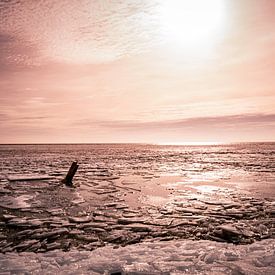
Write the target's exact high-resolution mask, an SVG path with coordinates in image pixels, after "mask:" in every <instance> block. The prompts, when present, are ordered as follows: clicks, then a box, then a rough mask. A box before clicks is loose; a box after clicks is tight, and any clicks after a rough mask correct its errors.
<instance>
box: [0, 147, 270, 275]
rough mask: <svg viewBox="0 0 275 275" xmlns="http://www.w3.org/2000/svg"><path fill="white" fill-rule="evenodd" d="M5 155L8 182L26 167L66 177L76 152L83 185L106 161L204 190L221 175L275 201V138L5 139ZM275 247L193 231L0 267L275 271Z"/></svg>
mask: <svg viewBox="0 0 275 275" xmlns="http://www.w3.org/2000/svg"><path fill="white" fill-rule="evenodd" d="M0 157H1V158H0V167H1V173H0V183H1V186H4V185H6V184H7V178H8V177H12V176H13V177H16V176H20V175H22V174H28V175H30V176H31V175H42V176H43V175H47V176H50V177H61V176H63V175H64V173H66V171H67V169H68V167H69V166H70V164H71V162H72V161H73V160H76V161H78V163H79V164H80V167H79V170H78V172H77V174H76V177H75V181H77V182H79V183H80V185H81V183H83V182H86V181H89V180H90V177H91V175H92V176H94V174H93V173H94V172H93V171H94V170H95V169H101V171H104V170H103V169H105V170H106V171H108V173H109V174H111V175H114V176H115V177H119V178H127V177H130V178H131V177H132V178H134V180H135V181H136V180H137V179H138V178H139V177H141V178H143V179H152V178H154V177H157V178H167V177H170V178H171V177H172V178H173V177H174V178H178V177H179V178H181V180H180V181H178V182H176V184H177V186H179V185H181V184H182V185H184V186H189V185H190V186H191V185H192V186H193V187H192V188H194V186H195V188H198V190H199V191H200V196H208V195H209V193H210V192H214V193H215V192H216V189H215V188H216V185H215V183H217V184H221V185H222V184H224V183H225V184H227V186H229V185H230V186H231V185H232V186H234V189H235V190H237V191H236V192H239V193H240V194H242V193H244V194H246V195H247V194H248V195H249V196H252V197H253V198H261V199H262V200H265V199H267V200H269V203H273V204H274V198H275V143H238V144H237V143H235V144H219V145H204V146H168V145H148V144H56V145H54V144H40V145H0ZM202 183H203V184H202ZM210 183H211V184H212V183H213V186H214V187H213V186H212V185H211V184H210ZM147 184H150V181H149V182H148V183H147ZM170 184H171V186H172V185H173V184H174V183H173V184H172V183H170ZM133 186H135V185H133ZM199 188H200V189H199ZM211 188H212V189H211ZM204 192H205V193H204ZM151 195H152V194H151ZM151 197H152V196H151ZM208 199H209V198H208ZM128 200H131V197H129V198H128ZM152 201H153V200H152ZM273 226H275V225H274V224H273ZM274 247H275V241H274V238H270V239H266V240H263V241H259V242H254V243H253V244H247V245H233V244H227V243H218V242H214V241H209V240H208V241H203V240H201V241H197V240H188V239H187V240H186V239H185V240H176V241H168V242H161V241H156V242H154V243H147V242H146V241H145V242H143V243H139V244H133V245H128V246H126V247H120V248H118V249H113V248H111V247H109V246H106V247H103V248H98V249H96V250H94V251H91V252H88V251H77V250H74V251H70V252H63V251H59V250H54V251H50V252H45V253H32V252H22V253H15V252H11V253H6V254H1V255H0V271H1V272H2V273H3V272H4V273H3V274H6V273H5V272H7V274H104V273H105V274H111V273H115V272H121V273H124V274H184V273H187V274H275V265H274V263H275V249H274Z"/></svg>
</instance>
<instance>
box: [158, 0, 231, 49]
mask: <svg viewBox="0 0 275 275" xmlns="http://www.w3.org/2000/svg"><path fill="white" fill-rule="evenodd" d="M225 19H226V7H225V0H167V1H166V0H165V1H161V2H160V5H159V20H160V32H161V37H162V40H163V42H165V43H168V44H170V45H173V46H174V47H180V48H181V49H193V50H195V49H203V47H208V46H209V45H213V44H214V43H216V42H217V41H218V39H219V38H220V37H221V36H222V33H223V32H224V28H225Z"/></svg>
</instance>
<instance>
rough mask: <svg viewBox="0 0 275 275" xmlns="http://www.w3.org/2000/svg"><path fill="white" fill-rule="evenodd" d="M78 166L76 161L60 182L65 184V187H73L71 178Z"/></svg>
mask: <svg viewBox="0 0 275 275" xmlns="http://www.w3.org/2000/svg"><path fill="white" fill-rule="evenodd" d="M78 166H79V165H78V164H77V162H76V161H74V162H73V163H72V165H71V168H70V169H69V171H68V173H67V175H66V177H65V178H64V179H63V180H62V182H63V183H65V184H66V185H67V186H70V187H72V186H73V177H74V175H75V173H76V171H77V169H78Z"/></svg>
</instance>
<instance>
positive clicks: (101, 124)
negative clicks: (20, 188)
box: [0, 0, 275, 144]
mask: <svg viewBox="0 0 275 275" xmlns="http://www.w3.org/2000/svg"><path fill="white" fill-rule="evenodd" d="M274 13H275V1H274V0H192V1H191V0H169V1H168V0H123V1H122V0H113V1H112V0H70V1H68V0H29V1H27V0H25V1H23V0H0V132H1V134H0V143H109V142H110V143H116V142H118V143H120V142H129V143H131V142H141V143H158V144H170V143H171V144H182V143H188V142H189V143H190V142H198V143H200V142H201V143H204V142H241V141H252V142H253V141H275V138H274V137H275V77H274V76H275V16H274Z"/></svg>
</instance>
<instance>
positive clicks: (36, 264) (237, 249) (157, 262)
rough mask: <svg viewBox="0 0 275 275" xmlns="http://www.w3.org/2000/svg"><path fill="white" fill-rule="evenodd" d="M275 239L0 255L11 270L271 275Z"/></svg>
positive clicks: (5, 267)
mask: <svg viewBox="0 0 275 275" xmlns="http://www.w3.org/2000/svg"><path fill="white" fill-rule="evenodd" d="M274 251H275V240H266V241H261V242H256V243H253V244H251V245H243V246H235V245H232V244H221V243H217V242H210V241H188V240H187V241H168V242H154V243H142V244H136V245H130V246H127V247H122V248H118V249H112V248H110V247H105V248H100V249H97V250H94V251H92V252H83V251H82V252H79V251H71V252H60V251H52V252H47V253H44V254H40V253H39V254H36V253H30V252H24V253H20V254H15V253H7V254H5V255H3V254H2V255H1V254H0V272H1V271H2V272H11V274H111V273H115V272H121V273H122V274H185V273H187V274H215V275H218V274H220V275H223V274H232V275H233V274H234V275H235V274H247V275H259V274H265V275H273V274H274V270H275V252H274Z"/></svg>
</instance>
